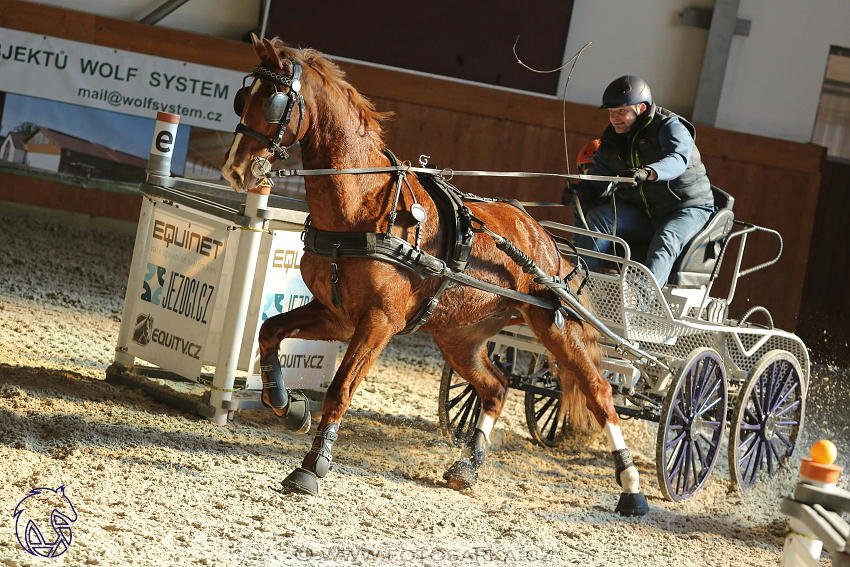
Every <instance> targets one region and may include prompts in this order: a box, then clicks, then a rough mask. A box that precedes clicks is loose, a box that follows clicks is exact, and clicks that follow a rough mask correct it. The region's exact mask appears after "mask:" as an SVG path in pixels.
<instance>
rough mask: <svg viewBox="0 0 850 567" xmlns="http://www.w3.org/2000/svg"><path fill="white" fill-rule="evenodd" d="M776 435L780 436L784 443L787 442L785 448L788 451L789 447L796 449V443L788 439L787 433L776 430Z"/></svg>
mask: <svg viewBox="0 0 850 567" xmlns="http://www.w3.org/2000/svg"><path fill="white" fill-rule="evenodd" d="M776 436H777V437H779V439H780V440H781V441H782V443H784V444H785V450H786V452H787V451H788V450H789V449H794V444H793V443H791V441H789V440H788V438H787V437H785V435H783V434H782V432H781V431H777V432H776Z"/></svg>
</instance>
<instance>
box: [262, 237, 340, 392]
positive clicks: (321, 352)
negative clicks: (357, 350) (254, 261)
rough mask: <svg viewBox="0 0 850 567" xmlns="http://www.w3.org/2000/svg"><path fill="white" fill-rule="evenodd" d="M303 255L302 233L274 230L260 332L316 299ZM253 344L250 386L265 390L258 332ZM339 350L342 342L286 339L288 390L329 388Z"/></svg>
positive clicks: (283, 367)
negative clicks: (304, 275) (304, 274)
mask: <svg viewBox="0 0 850 567" xmlns="http://www.w3.org/2000/svg"><path fill="white" fill-rule="evenodd" d="M303 254H304V244H303V242H301V232H300V231H287V230H276V231H274V236H273V238H272V242H271V250H270V253H269V260H268V264H267V266H266V272H265V280H264V283H263V291H262V294H261V296H260V305H259V320H258V321H257V329H259V327H260V325H262V323H263V321H265V320H266V319H268V318H269V317H274V316H275V315H277V314H279V313H286V312H287V311H290V310H292V309H295V308H296V307H300V306H301V305H305V304H307V303H309V302H310V301H312V300H313V294H312V293H311V292H310V290H309V289H308V288H307V285H306V284H305V283H304V280H303V279H301V256H302V255H303ZM258 273H260V272H259V270H258ZM251 344H252V347H251V353H252V354H251V364H250V368H249V372H248V382H247V386H246V387H247V388H248V389H255V388H262V378H261V376H260V345H259V343H258V342H257V336H256V333H255V335H254V337H253V342H252V343H251ZM338 351H339V343H338V342H325V341H305V340H301V339H286V340H284V341H283V342H282V343H281V344H280V350H279V355H280V366H281V370H282V372H283V381H284V383H285V384H286V387H287V388H296V389H298V388H301V389H308V390H318V389H322V388H327V387H328V385H330V383H331V380H332V379H333V375H334V367H335V365H336V355H337V352H338Z"/></svg>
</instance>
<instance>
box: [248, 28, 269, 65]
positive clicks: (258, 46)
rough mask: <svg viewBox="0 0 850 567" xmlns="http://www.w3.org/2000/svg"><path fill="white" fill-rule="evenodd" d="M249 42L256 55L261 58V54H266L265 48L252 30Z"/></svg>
mask: <svg viewBox="0 0 850 567" xmlns="http://www.w3.org/2000/svg"><path fill="white" fill-rule="evenodd" d="M251 44H252V45H253V46H254V53H256V54H257V57H259V58H260V59H262V58H263V55H265V54H266V48H265V47H264V46H263V44H262V43H261V42H260V38H259V37H257V34H255V33H253V32H251Z"/></svg>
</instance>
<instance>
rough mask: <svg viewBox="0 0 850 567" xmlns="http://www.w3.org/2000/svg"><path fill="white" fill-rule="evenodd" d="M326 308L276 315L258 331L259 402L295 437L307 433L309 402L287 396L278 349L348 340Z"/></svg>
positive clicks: (314, 303) (312, 307)
mask: <svg viewBox="0 0 850 567" xmlns="http://www.w3.org/2000/svg"><path fill="white" fill-rule="evenodd" d="M335 321H336V318H335V317H332V316H331V315H330V313H329V312H328V310H327V308H326V307H325V306H324V305H322V304H321V303H319V302H318V301H315V300H314V301H311V302H310V303H307V304H306V305H303V306H301V307H298V308H296V309H293V310H292V311H287V312H286V313H281V314H280V315H275V316H274V317H270V318H269V319H267V320H266V321H265V322H264V323H263V325H262V326H261V327H260V333H259V338H258V342H259V343H260V371H261V373H262V379H263V393H262V397H261V399H262V402H263V404H264V405H265V406H267V407H270V408H271V409H272V411H274V412H275V414H277V416H278V417H280V418H281V421H282V422H283V425H284V427H286V428H287V429H290V430H292V431H297V432H298V433H306V432H307V431H309V429H310V424H311V418H310V400H309V399H307V396H305V395H304V394H299V393H290V392H288V391H287V390H286V387H285V385H284V383H283V374H282V372H281V368H280V358H279V354H278V349H279V348H280V343H281V341H283V340H284V339H288V338H293V337H296V336H297V337H298V338H299V339H307V340H326V341H328V340H342V341H344V340H347V339H348V337H349V335H350V332H349V333H346V330H345V329H343V328H342V327H340V326H339V325H338V324H337V323H336V322H335Z"/></svg>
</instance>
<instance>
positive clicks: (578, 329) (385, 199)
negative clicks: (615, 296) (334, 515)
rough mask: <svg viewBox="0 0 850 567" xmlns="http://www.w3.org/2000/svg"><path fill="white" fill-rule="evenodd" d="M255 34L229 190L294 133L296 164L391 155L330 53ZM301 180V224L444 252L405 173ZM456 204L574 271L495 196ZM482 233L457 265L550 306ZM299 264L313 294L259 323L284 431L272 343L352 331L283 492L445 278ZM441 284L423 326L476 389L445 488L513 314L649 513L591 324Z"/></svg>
mask: <svg viewBox="0 0 850 567" xmlns="http://www.w3.org/2000/svg"><path fill="white" fill-rule="evenodd" d="M252 40H253V44H254V50H255V51H256V53H257V55H258V57H259V58H260V64H259V65H258V66H257V67H255V68H254V70H253V72H252V73H251V75H250V76H249V77H252V81H251V82H250V83H249V84H248V85H243V89H242V90H241V91H240V92H239V93H237V97H236V102H235V105H234V108H235V110H236V111H237V114H239V115H240V117H241V122H240V124H239V126H238V127H237V129H236V134H235V138H234V140H233V144H232V146H231V147H230V150H229V151H228V153H227V156H226V158H225V163H224V165H223V166H222V173H223V175H224V177H225V178H226V179H228V180H229V181H230V183H231V186H232V188H233V189H235V190H236V191H254V192H260V193H262V192H264V191H266V192H267V191H268V190H269V188H268V185H267V184H266V183H265V182H264V179H261V177H262V175H263V173H262V171H261V169H262V168H258V167H257V166H258V165H263V164H267V163H269V162H271V161H273V160H274V159H275V158H279V157H281V156H284V155H286V148H288V147H289V146H291V145H292V144H295V143H296V142H300V145H301V155H302V159H303V163H304V168H305V170H319V169H345V168H349V169H351V168H371V167H381V166H384V167H387V166H390V165H392V164H391V160H390V158H389V157H388V156H387V154H385V152H384V142H383V140H382V126H381V124H382V120H383V119H384V118H386V117H387V115H386V114H382V113H379V112H376V111H375V109H374V107H373V106H372V104H371V103H370V102H369V101H367V100H366V99H365V98H364V97H363V96H361V95H360V94H359V93H358V92H357V91H356V90H355V89H354V88H353V87H352V86H351V85H350V84H349V83H347V82H346V81H345V80H344V74H343V73H342V71H341V70H340V69H339V68H338V67H337V66H336V65H335V64H334V63H332V62H331V61H329V60H328V59H327V58H325V57H323V56H322V54H320V53H318V52H316V51H314V50H311V49H303V50H294V49H291V48H288V47H287V46H285V44H284V43H283V42H281V41H280V39H278V38H275V39H273V40H271V41H269V40H267V39H263V40H262V42H260V41H259V40H258V39H257V38H256V37H253V38H252ZM249 77H246V78H249ZM258 176H259V177H258ZM305 186H306V193H307V203H308V206H309V210H310V220H309V223H310V227H311V228H310V229H308V235H309V230H316V231H319V232H320V233H323V234H327V233H332V235H334V234H336V235H341V236H345V235H350V234H352V233H358V234H362V235H369V236H372V237H374V236H375V235H376V234H377V235H378V236H383V234H385V233H387V232H388V230H389V231H390V232H391V234H393V235H395V236H396V237H399V238H400V239H403V240H405V241H406V242H407V243H409V244H410V245H411V246H413V245H416V250H421V251H422V252H424V253H427V254H430V255H432V256H433V257H436V258H445V257H446V249H447V248H448V247H449V242H448V238H447V237H446V230H447V227H446V220H445V219H441V217H440V215H439V214H438V210H437V205H436V204H435V202H434V200H432V198H431V197H430V196H429V193H428V192H427V191H426V189H425V188H424V187H423V186H422V185H421V184H420V183H419V181H418V180H417V179H416V178H415V176H414V175H407V176H406V179H405V184H404V186H402V184H401V182H400V181H399V182H397V180H396V173H394V172H389V173H387V172H380V173H368V174H361V175H349V174H331V175H307V176H305ZM399 188H400V189H399ZM464 205H466V207H467V208H468V211H469V212H470V213H471V216H472V218H473V219H475V220H476V221H479V222H480V223H482V224H484V225H486V227H487V228H488V229H489V231H492V233H495V234H497V235H503V236H504V237H505V238H506V239H508V240H510V241H511V242H512V243H513V244H514V245H515V247H516V249H519V250H521V251H522V252H523V253H524V254H526V255H527V256H528V257H529V258H531V259H532V260H533V261H535V262H536V264H537V266H539V268H540V269H541V270H542V271H543V272H545V273H547V274H552V275H553V276H558V277H559V278H562V279H563V278H565V277H566V276H567V275H568V274H569V272H570V271H571V270H572V268H573V266H572V265H571V264H570V263H569V262H567V261H566V259H565V258H564V257H562V256H561V254H560V253H559V251H558V249H557V247H556V245H555V243H554V242H553V239H552V238H551V237H550V236H549V235H548V234H547V233H546V232H545V230H544V229H543V228H542V227H541V226H540V225H538V224H537V222H535V221H534V219H532V218H531V217H530V216H529V215H528V214H526V213H525V212H524V211H523V210H522V209H520V208H518V207H517V206H515V205H513V204H510V203H507V202H504V201H499V202H494V201H492V200H491V201H490V202H480V201H475V200H471V201H464ZM423 212H424V214H423ZM391 213H395V214H393V215H391ZM391 219H392V220H391ZM369 233H371V234H369ZM488 234H490V233H488ZM488 234H483V233H480V232H479V233H476V234H475V235H474V239H473V241H472V243H471V256H470V257H469V260H468V265H467V267H466V271H465V274H466V275H468V276H472V277H474V278H476V279H478V280H481V281H483V282H487V283H489V284H495V285H498V286H500V287H502V288H508V289H511V290H515V291H518V292H520V293H523V294H527V295H530V296H534V297H533V298H532V299H537V298H539V299H540V300H547V301H549V302H551V303H552V304H556V305H557V304H558V303H556V297H555V294H554V293H553V292H552V290H551V289H550V288H548V287H547V286H545V285H541V284H540V283H538V282H539V280H536V279H535V278H534V277H533V276H532V275H530V274H528V273H525V272H524V271H523V269H522V268H521V267H520V266H519V265H517V263H516V261H514V260H511V258H509V257H508V256H507V255H506V253H505V252H503V251H502V250H501V249H498V248H497V246H496V244H495V243H494V238H491V237H490V236H488ZM364 240H365V236H364ZM301 274H302V276H303V279H304V282H305V283H306V285H307V287H308V288H309V289H310V291H311V292H312V293H313V296H314V299H313V300H312V301H311V302H310V303H308V304H306V305H303V306H301V307H298V308H296V309H293V310H291V311H289V312H287V313H283V314H280V315H277V316H275V317H271V318H269V319H268V320H266V321H265V323H263V325H262V327H261V329H260V333H259V343H260V350H261V360H262V370H263V383H264V384H263V402H264V403H265V404H266V405H268V406H270V407H272V408H273V410H274V411H275V413H277V414H278V415H279V416H281V417H282V418H283V420H284V422H285V423H286V425H287V426H288V427H290V428H291V429H300V430H302V431H305V430H307V429H309V426H310V425H309V424H310V421H309V411H308V410H307V409H306V408H307V403H306V401H305V400H304V399H303V398H301V397H299V396H298V395H297V394H295V393H288V392H287V391H286V389H285V385H284V383H283V380H282V377H281V371H280V364H279V361H278V348H279V346H280V343H281V341H282V340H284V339H287V338H290V337H295V336H297V337H298V338H299V339H308V340H319V341H347V342H349V346H348V349H347V350H346V353H345V356H344V357H343V359H342V362H341V364H340V366H339V369H338V370H337V372H336V375H335V376H334V379H333V382H332V383H331V385H330V387H329V388H328V390H327V393H326V395H325V399H324V402H323V404H322V419H321V423H320V424H319V427H318V431H317V434H316V436H315V438H314V440H313V444H312V448H311V449H310V451H309V452H308V453H307V455H306V456H305V457H304V460H303V462H302V464H301V467H298V468H296V469H295V470H294V471H293V472H292V473H291V474H290V475H289V476H288V477H287V478H286V479H285V480H284V481H283V486H284V489H285V490H289V491H297V492H302V493H307V494H317V493H318V480H317V479H318V478H321V477H323V476H325V475H326V474H327V472H328V470H329V465H330V462H331V460H332V453H331V451H332V447H333V443H334V441H335V440H336V438H337V431H338V428H339V424H340V421H341V419H342V416H343V414H344V413H345V411H346V409H347V408H348V407H349V405H350V403H351V399H352V396H353V395H354V392H355V390H357V387H358V386H359V385H360V382H361V381H362V380H363V378H364V377H365V376H366V373H367V372H368V371H369V368H370V367H371V366H372V364H373V363H374V362H375V359H377V357H378V355H379V354H380V353H381V351H382V350H383V349H384V347H385V346H386V345H387V343H388V342H389V340H390V339H391V338H392V337H393V335H395V334H397V333H399V332H400V331H402V330H403V329H405V326H406V325H407V323H408V322H409V321H410V320H411V319H412V318H414V317H415V316H416V314H417V313H418V312H420V307H421V306H422V305H423V303H424V302H427V301H428V300H429V299H430V298H432V297H434V296H435V294H437V291H438V288H440V286H441V284H443V282H444V281H445V280H443V279H441V278H440V277H434V276H431V275H426V277H422V276H421V275H420V274H418V273H416V272H414V271H412V270H410V269H406V268H405V267H403V266H402V267H400V266H399V265H398V264H397V263H394V262H387V261H381V260H378V259H374V258H367V257H350V256H340V257H336V256H335V255H334V257H326V255H317V254H311V253H310V251H309V249H307V250H306V251H305V254H304V256H303V257H302V260H301ZM570 285H572V286H575V285H576V284H575V283H572V284H570ZM443 288H444V289H442V290H440V291H441V292H442V293H441V294H437V297H438V298H439V299H438V302H437V303H436V309H434V310H433V313H432V314H431V315H430V317H429V318H428V319H427V320H426V322H425V323H424V325H423V326H422V327H421V328H422V330H427V331H430V332H431V334H432V336H433V338H434V342H435V343H436V345H437V347H438V348H439V349H440V351H441V353H442V354H443V356H444V357H445V359H446V361H447V362H448V363H449V364H450V365H451V367H452V368H453V369H454V370H455V372H457V373H458V374H459V375H460V376H462V377H463V378H464V379H465V380H467V381H468V382H469V383H470V384H472V385H473V386H474V387H475V389H476V391H477V392H478V395H479V396H480V397H481V403H482V410H483V411H482V414H481V417H480V419H479V421H478V423H477V424H476V429H475V432H474V434H473V435H472V436H471V437H470V439H469V441H468V442H467V446H466V448H464V449H463V450H462V453H461V455H460V458H459V459H458V461H456V462H455V463H454V464H453V465H452V466H451V467H450V468H449V469H448V470H447V471H446V473H445V475H444V478H445V479H446V480H447V481H448V485H449V486H450V487H452V488H455V489H461V488H467V487H470V486H472V485H473V484H474V483H475V482H476V479H477V470H478V469H479V468H480V467H481V465H482V463H483V462H484V447H485V440H486V439H487V438H489V434H490V431H491V430H492V428H493V424H494V422H495V421H496V419H497V418H498V416H499V413H500V411H501V410H502V405H503V403H504V401H505V395H506V393H507V390H508V381H507V379H506V378H505V377H504V376H503V375H502V374H501V373H500V372H499V370H498V369H497V368H496V367H495V365H494V364H493V363H492V362H491V361H490V359H489V358H488V356H487V341H488V339H489V338H490V337H492V336H493V335H495V334H497V333H498V332H499V331H500V330H501V329H502V328H503V327H504V326H505V324H506V323H507V322H508V321H509V320H510V319H511V317H512V315H514V316H515V315H516V313H517V312H519V314H521V316H522V318H523V319H524V321H525V323H526V324H527V325H528V326H529V327H530V328H531V329H532V331H533V332H534V333H535V335H536V336H537V337H538V339H539V340H540V341H541V343H542V344H543V345H544V346H545V347H546V348H547V349H548V350H549V351H550V352H551V353H552V355H553V356H554V357H555V358H556V359H557V361H558V366H559V368H560V372H561V373H563V374H566V375H567V376H568V377H569V378H570V379H572V380H574V381H575V382H576V383H577V384H578V386H579V388H580V390H581V392H582V393H583V394H584V396H585V397H586V400H587V408H588V409H589V411H590V412H591V413H592V415H593V416H594V418H595V419H596V421H597V422H598V423H599V425H600V426H601V427H603V429H604V430H605V433H606V434H607V438H608V442H609V446H610V449H611V451H612V454H613V457H614V462H615V466H616V472H615V477H616V480H617V482H618V483H619V484H621V486H622V487H623V493H622V494H621V497H620V501H619V503H618V505H617V510H618V511H619V512H620V513H621V514H624V515H643V514H646V513H647V512H648V510H649V508H648V506H647V504H646V499H645V498H644V496H643V494H642V493H641V492H640V490H639V479H638V472H637V469H636V468H635V467H634V464H633V462H632V460H631V457H630V456H629V452H628V448H627V447H626V445H625V442H624V441H623V437H622V434H621V432H620V428H619V425H618V417H617V413H616V411H615V409H614V404H613V400H612V398H611V386H610V385H609V384H608V382H607V381H605V380H604V379H603V378H602V376H601V375H600V372H599V364H600V356H601V355H600V349H599V347H598V344H597V339H598V337H599V333H598V331H597V330H596V329H595V328H594V327H592V326H591V325H589V324H587V323H586V322H582V321H580V320H579V319H577V318H571V317H567V318H566V321H563V320H561V321H556V320H555V319H556V316H555V311H553V310H551V309H547V308H545V307H541V306H540V302H538V303H537V305H532V304H531V303H529V302H525V301H520V300H518V299H516V298H511V297H504V296H502V295H497V294H494V293H490V292H488V291H482V290H480V289H477V288H474V287H470V286H468V285H464V284H460V285H453V286H443ZM559 327H561V328H559Z"/></svg>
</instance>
